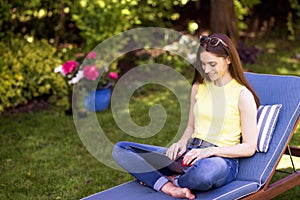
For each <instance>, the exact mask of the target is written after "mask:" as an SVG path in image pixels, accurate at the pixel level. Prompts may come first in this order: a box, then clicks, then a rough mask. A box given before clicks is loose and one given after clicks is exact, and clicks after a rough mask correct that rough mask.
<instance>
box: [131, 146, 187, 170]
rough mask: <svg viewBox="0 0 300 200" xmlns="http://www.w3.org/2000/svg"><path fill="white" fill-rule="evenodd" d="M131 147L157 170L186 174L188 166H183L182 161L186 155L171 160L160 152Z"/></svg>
mask: <svg viewBox="0 0 300 200" xmlns="http://www.w3.org/2000/svg"><path fill="white" fill-rule="evenodd" d="M130 147H131V148H132V149H133V150H134V151H135V152H136V153H138V154H139V155H140V156H141V157H142V158H144V160H146V161H147V162H148V163H149V164H150V165H152V166H153V167H154V168H156V169H158V170H159V169H162V168H164V167H168V168H169V169H170V170H172V171H174V172H177V173H184V172H185V170H187V169H188V166H184V165H182V159H183V157H184V155H185V154H183V155H181V156H180V157H178V158H177V159H176V160H171V159H170V158H169V157H168V156H166V154H163V153H160V152H153V151H149V150H147V149H144V148H142V147H137V146H133V145H130Z"/></svg>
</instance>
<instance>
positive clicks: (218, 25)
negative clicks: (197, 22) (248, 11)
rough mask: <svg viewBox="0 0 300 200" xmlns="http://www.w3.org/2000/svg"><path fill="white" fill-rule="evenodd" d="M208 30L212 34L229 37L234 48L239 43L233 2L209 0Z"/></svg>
mask: <svg viewBox="0 0 300 200" xmlns="http://www.w3.org/2000/svg"><path fill="white" fill-rule="evenodd" d="M210 28H211V30H212V32H214V33H224V34H226V35H227V36H229V37H230V38H231V39H232V41H233V43H234V44H235V46H237V45H238V42H239V33H238V27H237V19H236V16H235V12H234V4H233V0H210Z"/></svg>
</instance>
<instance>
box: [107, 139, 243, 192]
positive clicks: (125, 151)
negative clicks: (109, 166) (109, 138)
mask: <svg viewBox="0 0 300 200" xmlns="http://www.w3.org/2000/svg"><path fill="white" fill-rule="evenodd" d="M130 146H137V147H142V148H144V149H148V150H151V151H156V152H160V153H165V152H166V151H167V148H164V147H159V146H153V145H146V144H139V143H133V142H118V143H117V144H116V145H115V147H114V149H113V152H112V156H113V158H114V159H115V161H116V162H117V163H118V164H119V165H120V166H121V167H122V168H124V169H125V170H126V171H127V172H129V173H130V174H131V175H132V176H133V177H135V178H136V179H138V180H139V181H142V182H144V183H145V184H146V185H148V186H150V187H152V188H153V189H155V190H157V191H160V189H161V188H162V186H163V185H165V184H166V183H167V182H169V181H170V180H169V178H168V176H171V175H177V176H176V178H175V180H174V184H175V185H177V186H179V187H182V188H189V189H191V190H200V191H205V190H209V189H211V188H216V187H220V186H223V185H225V184H227V183H229V182H231V181H233V180H234V179H235V178H236V175H237V172H238V159H237V158H223V157H216V156H214V157H210V158H204V159H200V160H198V161H197V162H196V163H195V164H194V165H193V166H191V167H189V168H188V169H187V170H185V172H184V173H182V174H178V173H177V172H174V171H172V169H171V167H170V166H162V167H161V168H157V167H154V166H153V165H151V164H149V163H148V162H147V160H145V159H144V158H142V157H141V156H140V155H139V154H138V153H136V152H135V151H134V150H133V149H132V148H131V147H130Z"/></svg>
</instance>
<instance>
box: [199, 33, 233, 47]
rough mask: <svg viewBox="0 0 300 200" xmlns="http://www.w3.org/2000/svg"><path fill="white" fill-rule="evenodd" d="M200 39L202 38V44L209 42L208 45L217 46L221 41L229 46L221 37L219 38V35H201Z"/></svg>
mask: <svg viewBox="0 0 300 200" xmlns="http://www.w3.org/2000/svg"><path fill="white" fill-rule="evenodd" d="M199 40H200V45H201V46H203V45H205V44H207V45H210V46H213V47H216V46H218V45H219V44H220V43H221V44H223V45H224V46H225V47H228V45H227V44H226V43H225V42H224V41H223V40H221V39H220V38H217V37H208V36H203V35H201V36H200V39H199Z"/></svg>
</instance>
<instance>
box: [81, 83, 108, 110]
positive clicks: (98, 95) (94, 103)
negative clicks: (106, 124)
mask: <svg viewBox="0 0 300 200" xmlns="http://www.w3.org/2000/svg"><path fill="white" fill-rule="evenodd" d="M94 97H95V98H94ZM110 97H111V87H108V88H103V89H97V90H96V91H95V92H89V93H88V96H87V97H86V98H85V99H84V107H85V108H86V109H87V110H88V111H91V112H97V111H102V110H105V109H107V108H108V106H109V104H110Z"/></svg>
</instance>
